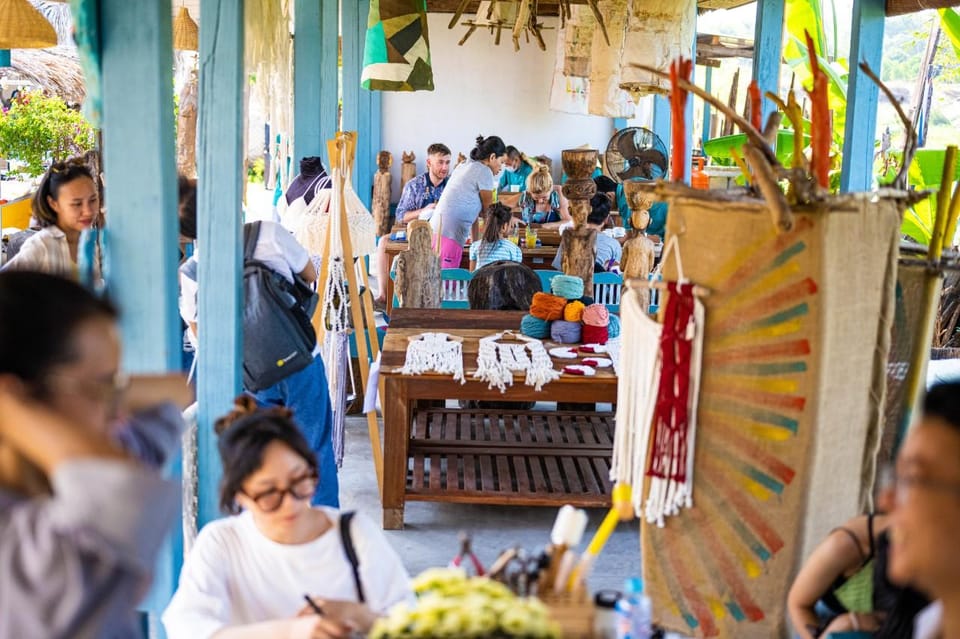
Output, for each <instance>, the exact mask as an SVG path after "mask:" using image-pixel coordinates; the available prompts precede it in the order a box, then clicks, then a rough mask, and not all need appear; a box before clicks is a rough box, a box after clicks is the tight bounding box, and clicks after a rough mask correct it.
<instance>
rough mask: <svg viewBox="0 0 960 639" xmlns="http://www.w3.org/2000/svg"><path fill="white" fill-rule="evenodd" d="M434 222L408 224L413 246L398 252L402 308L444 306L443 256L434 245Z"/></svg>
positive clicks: (398, 297)
mask: <svg viewBox="0 0 960 639" xmlns="http://www.w3.org/2000/svg"><path fill="white" fill-rule="evenodd" d="M432 239H433V232H432V231H431V229H430V223H429V222H426V221H424V220H414V221H413V222H411V223H410V225H409V226H408V227H407V242H408V243H409V246H410V247H409V248H408V249H407V250H406V251H403V252H402V253H400V255H399V256H397V280H396V286H395V289H396V294H397V299H398V300H399V302H400V306H401V307H402V308H440V258H439V257H437V254H436V253H434V251H433V247H432V245H431V244H432Z"/></svg>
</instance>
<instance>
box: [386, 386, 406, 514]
mask: <svg viewBox="0 0 960 639" xmlns="http://www.w3.org/2000/svg"><path fill="white" fill-rule="evenodd" d="M411 418H412V416H411V410H410V400H409V399H407V385H406V383H405V382H404V381H403V380H401V379H398V378H396V377H388V378H387V379H386V384H385V392H384V397H383V528H384V529H385V530H400V529H402V528H403V506H404V498H405V494H406V490H407V447H408V446H409V444H410V420H411Z"/></svg>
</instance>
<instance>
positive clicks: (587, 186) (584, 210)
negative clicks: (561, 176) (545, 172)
mask: <svg viewBox="0 0 960 639" xmlns="http://www.w3.org/2000/svg"><path fill="white" fill-rule="evenodd" d="M561 160H562V162H563V171H564V173H566V174H567V182H566V183H565V184H564V185H563V195H564V196H566V198H567V200H569V201H570V216H571V217H573V228H571V229H567V230H566V231H564V232H563V234H562V235H561V237H560V253H561V258H560V264H561V267H562V269H563V272H564V273H566V274H567V275H576V276H577V277H580V278H581V279H583V284H584V287H585V288H586V289H587V290H592V288H593V286H592V284H593V264H594V261H595V260H596V245H597V231H596V229H592V228H590V227H588V226H587V216H588V215H589V214H590V198H592V197H593V196H594V195H595V194H596V192H597V185H596V184H594V182H593V179H592V178H591V177H590V176H591V174H592V173H593V169H594V167H596V166H597V151H596V150H595V149H569V150H566V151H563V152H561Z"/></svg>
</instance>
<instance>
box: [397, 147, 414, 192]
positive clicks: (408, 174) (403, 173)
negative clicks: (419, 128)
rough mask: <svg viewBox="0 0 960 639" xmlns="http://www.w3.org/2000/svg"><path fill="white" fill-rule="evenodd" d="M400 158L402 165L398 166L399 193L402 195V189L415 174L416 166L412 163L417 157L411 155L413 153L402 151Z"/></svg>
mask: <svg viewBox="0 0 960 639" xmlns="http://www.w3.org/2000/svg"><path fill="white" fill-rule="evenodd" d="M401 158H402V159H403V164H401V165H400V192H401V193H403V187H405V186H406V185H407V182H409V181H410V180H412V179H413V177H414V176H415V175H416V174H417V165H416V164H414V163H413V161H414V160H416V159H417V156H416V155H414V154H413V151H410V152H409V153H407V152H406V151H404V152H403V154H402V155H401Z"/></svg>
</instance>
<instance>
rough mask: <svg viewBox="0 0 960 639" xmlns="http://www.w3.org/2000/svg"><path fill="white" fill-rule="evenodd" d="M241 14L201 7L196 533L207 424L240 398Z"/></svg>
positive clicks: (204, 496) (216, 463)
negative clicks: (197, 483) (238, 396)
mask: <svg viewBox="0 0 960 639" xmlns="http://www.w3.org/2000/svg"><path fill="white" fill-rule="evenodd" d="M243 6H244V3H242V2H236V1H235V0H201V2H200V15H202V16H203V28H202V29H200V107H199V117H198V123H199V128H198V132H197V169H198V171H197V172H198V183H197V186H198V192H197V252H198V256H199V261H200V266H199V279H200V283H199V284H200V300H199V302H200V309H199V314H200V316H199V322H198V324H199V329H198V330H199V333H200V350H199V353H198V357H199V360H198V365H197V399H198V401H199V406H198V409H199V412H198V419H197V446H198V451H197V465H198V476H199V487H198V488H199V490H198V492H199V496H198V497H199V503H198V508H199V512H198V518H199V522H198V523H199V525H201V526H202V525H203V524H205V523H207V522H209V521H211V520H213V519H216V518H217V517H218V516H219V514H220V509H219V507H218V506H217V483H218V482H219V480H220V475H221V471H220V460H219V457H218V455H217V442H216V436H215V435H214V432H213V423H214V421H215V420H216V418H217V417H218V416H219V415H222V414H223V413H225V412H226V411H227V410H228V409H229V408H230V406H231V405H232V403H233V398H234V397H235V396H236V395H237V394H238V393H239V392H240V390H241V383H240V367H241V365H242V343H243V336H242V335H241V327H240V312H241V305H242V303H243V299H242V291H241V287H240V273H241V270H242V263H243V249H242V246H241V244H242V240H241V228H242V220H241V210H242V202H241V193H242V189H243V183H242V179H243V172H242V170H241V167H242V166H243V131H244V121H243V112H244V109H243V108H242V107H241V105H242V104H243V99H244V76H243ZM208 354H209V356H208Z"/></svg>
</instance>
